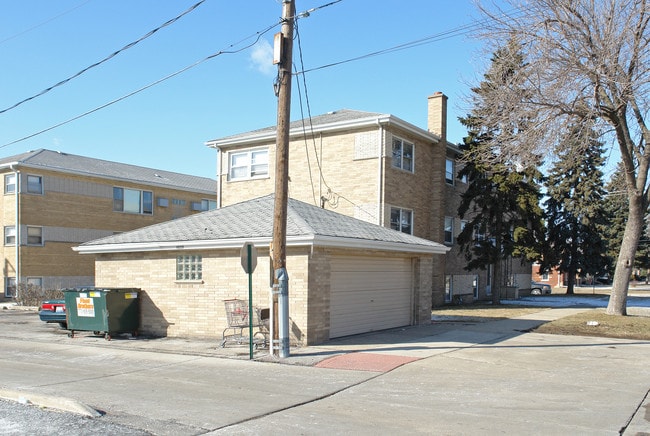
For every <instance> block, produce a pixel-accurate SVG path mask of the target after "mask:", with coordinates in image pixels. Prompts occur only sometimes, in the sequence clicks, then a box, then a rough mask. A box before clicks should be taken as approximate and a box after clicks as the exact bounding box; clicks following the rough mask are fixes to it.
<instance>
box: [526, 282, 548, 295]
mask: <svg viewBox="0 0 650 436" xmlns="http://www.w3.org/2000/svg"><path fill="white" fill-rule="evenodd" d="M530 288H531V292H530V293H531V294H532V295H543V294H550V293H551V292H552V291H551V285H549V284H548V283H540V282H534V281H531V282H530Z"/></svg>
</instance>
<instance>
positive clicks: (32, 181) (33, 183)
mask: <svg viewBox="0 0 650 436" xmlns="http://www.w3.org/2000/svg"><path fill="white" fill-rule="evenodd" d="M27 192H28V193H29V194H39V195H43V177H41V176H33V175H30V174H28V175H27Z"/></svg>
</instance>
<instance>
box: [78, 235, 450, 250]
mask: <svg viewBox="0 0 650 436" xmlns="http://www.w3.org/2000/svg"><path fill="white" fill-rule="evenodd" d="M425 241H426V240H425ZM246 242H251V243H253V245H255V246H257V247H263V248H264V247H268V246H269V244H270V243H271V238H270V237H265V238H254V239H251V238H237V239H228V240H205V241H169V242H143V243H123V244H97V245H88V246H84V245H80V246H77V247H73V248H72V249H73V250H74V251H76V252H78V253H80V254H106V253H137V252H152V251H175V250H214V249H240V248H241V247H242V246H243V245H244V243H246ZM427 242H428V241H427ZM314 245H315V246H319V247H335V248H350V249H360V250H384V251H400V252H406V253H423V254H444V253H446V252H448V251H449V250H450V248H449V247H447V246H444V245H442V244H435V245H431V244H426V245H425V244H423V245H419V244H409V243H402V242H386V241H371V240H360V239H357V238H341V237H338V236H318V235H305V236H293V237H291V236H288V237H287V247H303V246H314Z"/></svg>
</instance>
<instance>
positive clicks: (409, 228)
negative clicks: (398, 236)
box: [390, 207, 413, 235]
mask: <svg viewBox="0 0 650 436" xmlns="http://www.w3.org/2000/svg"><path fill="white" fill-rule="evenodd" d="M390 228H391V229H393V230H397V231H399V232H402V233H408V234H409V235H412V234H413V211H411V210H408V209H400V208H398V207H391V209H390Z"/></svg>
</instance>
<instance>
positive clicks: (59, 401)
mask: <svg viewBox="0 0 650 436" xmlns="http://www.w3.org/2000/svg"><path fill="white" fill-rule="evenodd" d="M0 398H3V399H5V400H10V401H15V402H17V403H21V404H32V405H34V406H38V407H45V408H48V409H57V410H62V411H64V412H72V413H77V414H79V415H84V416H89V417H92V418H97V417H100V416H102V414H101V413H100V412H98V411H97V410H95V409H93V408H92V407H90V406H88V405H86V404H84V403H81V402H79V401H76V400H73V399H70V398H63V397H55V396H50V395H40V394H32V393H29V392H24V391H13V390H10V389H0Z"/></svg>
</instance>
